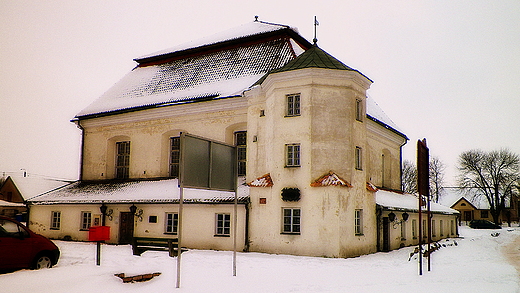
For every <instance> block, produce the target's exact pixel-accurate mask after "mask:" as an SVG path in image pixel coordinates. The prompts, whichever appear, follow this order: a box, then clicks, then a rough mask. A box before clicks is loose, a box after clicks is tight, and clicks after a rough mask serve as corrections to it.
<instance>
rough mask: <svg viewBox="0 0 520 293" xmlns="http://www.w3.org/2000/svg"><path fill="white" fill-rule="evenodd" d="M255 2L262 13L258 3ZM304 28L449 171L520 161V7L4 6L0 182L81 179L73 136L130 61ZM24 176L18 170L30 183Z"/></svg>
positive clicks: (195, 1)
mask: <svg viewBox="0 0 520 293" xmlns="http://www.w3.org/2000/svg"><path fill="white" fill-rule="evenodd" d="M251 3H254V4H251ZM255 15H259V18H260V20H264V21H269V22H275V23H281V24H288V25H291V26H294V27H297V28H298V29H299V31H300V33H301V34H302V35H303V36H304V37H305V38H306V39H308V40H309V41H311V40H312V38H313V18H314V15H316V16H317V17H318V21H319V22H320V25H319V27H318V45H319V46H320V47H321V48H322V49H324V50H325V51H327V52H328V53H330V54H331V55H333V56H334V57H336V58H338V59H339V60H341V61H342V62H344V63H345V64H347V65H349V66H351V67H353V68H356V69H358V70H360V71H361V72H363V73H364V74H365V75H367V76H368V77H370V78H371V79H372V80H373V81H374V84H373V85H372V87H371V89H370V90H369V91H368V95H369V97H371V98H373V99H374V100H375V101H376V102H377V103H378V104H379V105H380V106H381V108H382V109H383V110H384V111H385V112H386V114H387V115H388V116H389V117H390V118H391V119H392V120H393V121H394V122H395V123H396V124H397V125H398V126H399V127H400V128H401V130H402V131H403V132H404V133H406V135H407V136H408V137H409V138H410V141H409V142H408V144H407V145H406V146H405V147H404V151H403V156H404V158H405V159H408V160H413V161H415V152H416V151H415V148H416V142H417V140H418V139H421V138H424V137H425V138H426V139H427V141H428V146H429V147H430V153H431V154H432V155H435V156H438V157H439V158H440V159H441V160H442V161H443V162H444V163H445V164H446V165H447V172H446V173H447V178H446V179H447V181H448V182H449V183H451V182H453V179H452V177H453V175H455V174H456V171H455V167H456V162H457V158H458V156H459V154H460V153H461V152H463V151H466V150H470V149H474V148H480V149H483V150H494V149H499V148H509V149H510V150H512V151H513V152H515V153H517V154H520V136H519V134H518V129H519V125H520V115H519V110H520V103H519V98H520V50H519V48H520V1H517V0H496V1H490V0H488V1H483V0H457V1H453V0H436V1H421V0H410V1H392V0H388V1H378V0H365V1H355V0H340V1H327V0H324V1H320V2H316V1H305V2H304V1H301V0H300V1H286V0H285V1H279V0H278V1H272V0H263V1H255V2H252V1H251V2H250V1H244V0H242V1H230V0H220V1H212V0H192V1H152V0H150V1H128V0H119V1H111V0H104V1H76V0H63V1H62V0H58V1H57V0H53V1H36V0H34V1H24V0H17V1H8V0H0V28H1V29H0V172H12V171H15V172H19V171H20V169H25V170H27V172H29V173H32V174H41V175H47V176H53V177H61V178H70V179H76V178H77V177H78V170H79V145H80V139H81V138H80V131H79V129H77V128H76V127H75V125H74V124H72V123H70V122H69V120H70V119H72V118H73V117H74V116H75V114H76V113H78V112H79V111H80V110H81V109H83V108H84V107H86V106H87V105H89V104H90V103H91V102H93V101H94V100H95V99H96V98H98V97H99V96H100V95H101V94H102V93H103V92H105V91H106V90H108V88H110V87H111V86H112V85H113V84H114V83H115V82H117V81H118V80H119V79H121V78H122V77H123V76H124V75H125V74H126V73H127V72H129V71H130V70H131V69H132V68H133V67H134V66H135V62H134V61H133V60H132V59H133V58H136V57H139V56H142V55H145V54H148V53H152V52H155V51H159V50H162V49H166V48H169V47H173V46H175V45H178V44H181V43H184V42H187V41H190V40H192V39H197V38H200V37H204V36H207V35H210V34H213V33H218V32H220V31H222V30H225V29H228V28H231V27H235V26H239V25H241V24H243V23H246V22H250V21H253V20H254V16H255ZM20 172H21V171H20Z"/></svg>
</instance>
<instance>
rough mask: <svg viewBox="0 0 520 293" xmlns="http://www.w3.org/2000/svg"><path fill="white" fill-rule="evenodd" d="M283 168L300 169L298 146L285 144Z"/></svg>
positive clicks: (297, 144) (296, 144)
mask: <svg viewBox="0 0 520 293" xmlns="http://www.w3.org/2000/svg"><path fill="white" fill-rule="evenodd" d="M285 157H286V160H285V166H286V167H300V144H299V143H293V144H286V145H285Z"/></svg>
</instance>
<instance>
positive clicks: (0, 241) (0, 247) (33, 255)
mask: <svg viewBox="0 0 520 293" xmlns="http://www.w3.org/2000/svg"><path fill="white" fill-rule="evenodd" d="M59 257H60V250H59V249H58V247H57V246H56V245H55V244H54V243H52V241H50V240H49V239H47V238H45V237H43V236H41V235H38V234H36V233H34V232H32V231H31V230H29V229H28V228H27V227H25V226H24V225H22V224H21V223H20V222H18V221H15V220H13V219H10V218H7V217H3V216H0V270H10V269H21V268H31V269H41V268H50V267H52V266H53V265H55V264H56V263H57V262H58V258H59Z"/></svg>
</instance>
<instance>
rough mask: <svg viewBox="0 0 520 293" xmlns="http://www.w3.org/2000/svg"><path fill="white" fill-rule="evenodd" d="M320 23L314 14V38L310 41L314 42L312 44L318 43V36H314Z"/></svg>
mask: <svg viewBox="0 0 520 293" xmlns="http://www.w3.org/2000/svg"><path fill="white" fill-rule="evenodd" d="M318 25H320V23H319V22H318V20H317V19H316V16H314V39H312V41H313V42H314V45H318V38H317V36H316V27H317V26H318Z"/></svg>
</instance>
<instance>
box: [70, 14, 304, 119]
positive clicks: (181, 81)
mask: <svg viewBox="0 0 520 293" xmlns="http://www.w3.org/2000/svg"><path fill="white" fill-rule="evenodd" d="M273 33H278V35H276V34H274V35H273ZM289 33H290V34H289ZM244 37H249V38H251V37H254V38H255V39H254V40H250V39H247V40H245V39H242V38H244ZM293 37H294V38H297V39H299V40H300V42H298V43H297V42H295V41H294V38H293ZM219 38H220V39H221V40H229V39H236V40H237V41H236V43H233V44H228V43H226V44H221V45H219V46H217V47H215V46H210V47H202V48H198V49H197V50H195V51H194V49H195V48H196V47H197V46H199V47H200V46H202V45H207V44H212V43H215V42H217V41H218V40H219ZM302 40H303V41H302ZM302 42H303V43H304V42H307V41H306V40H305V39H303V37H301V36H300V35H298V34H297V33H296V31H295V30H293V29H289V28H288V27H287V26H281V25H274V24H266V23H263V22H253V23H250V24H247V25H244V26H241V27H239V28H235V29H231V30H228V31H225V32H224V33H222V34H217V35H215V36H212V37H209V38H204V39H202V40H199V41H194V42H190V43H187V44H184V45H181V46H178V47H175V48H171V49H168V50H165V51H162V52H156V53H154V54H151V55H148V56H143V57H141V58H140V59H136V60H137V61H138V62H140V64H139V65H138V66H137V67H136V68H134V69H133V70H132V71H131V72H130V73H128V74H127V75H126V76H125V77H123V79H122V80H120V81H119V82H117V83H116V84H115V85H114V86H113V87H112V88H110V89H109V90H108V91H107V92H105V93H104V94H103V95H102V96H101V97H99V98H98V99H97V100H96V101H94V102H93V103H92V104H91V105H89V106H87V108H85V109H84V110H82V111H81V112H80V113H78V114H77V115H76V117H77V118H79V119H81V118H88V117H92V116H94V117H97V116H99V115H104V114H107V113H119V112H121V111H131V110H135V109H146V108H150V107H158V106H167V105H171V104H176V103H185V102H188V101H197V100H206V99H218V98H228V97H235V96H239V95H242V93H243V91H244V90H246V89H248V88H249V87H250V86H251V85H253V84H254V83H255V82H256V81H257V80H258V79H260V78H261V77H262V76H263V75H264V74H266V73H267V72H269V71H271V70H272V69H276V68H280V67H282V66H283V65H285V64H286V63H287V62H288V61H290V60H292V59H293V58H294V57H296V56H298V54H301V53H302V52H304V50H305V48H304V47H301V46H307V44H303V45H301V43H302ZM307 43H308V42H307ZM219 44H220V43H219ZM308 45H309V46H310V43H308ZM188 48H189V49H190V50H187V49H188ZM172 50H173V51H175V50H177V51H175V52H172ZM173 53H175V54H173ZM172 54H173V55H172ZM145 58H148V59H145ZM146 60H149V61H146ZM141 62H142V63H141Z"/></svg>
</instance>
